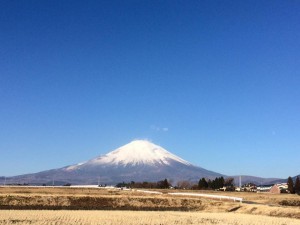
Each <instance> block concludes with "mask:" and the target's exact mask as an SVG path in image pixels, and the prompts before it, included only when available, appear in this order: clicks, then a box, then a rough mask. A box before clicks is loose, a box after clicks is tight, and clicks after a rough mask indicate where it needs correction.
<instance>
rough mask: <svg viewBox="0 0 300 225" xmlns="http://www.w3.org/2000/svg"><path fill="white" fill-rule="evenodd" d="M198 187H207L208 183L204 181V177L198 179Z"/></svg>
mask: <svg viewBox="0 0 300 225" xmlns="http://www.w3.org/2000/svg"><path fill="white" fill-rule="evenodd" d="M198 188H199V189H207V188H208V184H207V182H206V180H205V178H204V177H203V178H202V179H200V180H199V183H198Z"/></svg>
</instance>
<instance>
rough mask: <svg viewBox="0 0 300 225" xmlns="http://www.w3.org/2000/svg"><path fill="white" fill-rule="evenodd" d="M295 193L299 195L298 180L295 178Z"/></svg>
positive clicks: (299, 184)
mask: <svg viewBox="0 0 300 225" xmlns="http://www.w3.org/2000/svg"><path fill="white" fill-rule="evenodd" d="M295 193H296V194H300V178H299V177H297V178H296V181H295Z"/></svg>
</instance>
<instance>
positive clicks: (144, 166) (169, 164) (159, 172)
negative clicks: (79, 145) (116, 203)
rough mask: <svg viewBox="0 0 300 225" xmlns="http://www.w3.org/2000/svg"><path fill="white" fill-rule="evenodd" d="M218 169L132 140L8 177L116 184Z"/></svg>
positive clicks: (24, 180) (186, 177)
mask: <svg viewBox="0 0 300 225" xmlns="http://www.w3.org/2000/svg"><path fill="white" fill-rule="evenodd" d="M217 176H222V174H220V173H216V172H213V171H209V170H206V169H203V168H201V167H198V166H195V165H192V164H191V163H189V162H187V161H186V160H184V159H181V158H180V157H178V156H176V155H174V154H172V153H170V152H168V151H167V150H165V149H164V148H162V147H160V146H158V145H155V144H153V143H151V142H149V141H145V140H137V141H132V142H130V143H129V144H126V145H124V146H122V147H120V148H118V149H116V150H114V151H111V152H109V153H108V154H106V155H104V156H99V157H97V158H94V159H91V160H89V161H86V162H83V163H78V164H75V165H71V166H67V167H63V168H60V169H54V170H48V171H43V172H39V173H35V174H27V175H21V176H16V177H12V178H10V182H13V181H18V182H19V183H40V184H41V183H52V182H53V180H54V181H55V183H72V184H92V183H94V184H95V183H97V182H98V179H99V178H100V182H101V183H102V184H103V183H106V184H115V183H118V182H122V181H125V182H130V181H158V180H161V179H165V178H167V179H169V180H172V181H173V182H177V181H179V180H190V181H198V180H199V178H201V177H207V178H211V179H212V178H215V177H217Z"/></svg>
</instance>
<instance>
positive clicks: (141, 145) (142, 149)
mask: <svg viewBox="0 0 300 225" xmlns="http://www.w3.org/2000/svg"><path fill="white" fill-rule="evenodd" d="M171 161H176V162H179V163H183V164H185V165H192V164H191V163H189V162H187V161H185V160H183V159H181V158H180V157H178V156H176V155H173V154H172V153H170V152H168V151H167V150H165V149H164V148H162V147H160V146H158V145H155V144H153V143H151V142H149V141H147V140H135V141H132V142H130V143H128V144H126V145H124V146H121V147H120V148H118V149H116V150H114V151H111V152H109V153H107V154H106V155H104V156H100V157H97V158H95V159H92V160H90V161H88V162H86V163H85V165H87V164H89V165H105V164H110V165H122V166H126V165H139V164H140V165H142V164H148V165H155V164H161V165H162V164H164V165H169V164H170V162H171ZM80 166H81V165H80ZM80 166H79V165H78V166H75V167H80ZM70 169H71V168H70ZM73 169H75V168H74V166H73V167H72V169H71V170H73Z"/></svg>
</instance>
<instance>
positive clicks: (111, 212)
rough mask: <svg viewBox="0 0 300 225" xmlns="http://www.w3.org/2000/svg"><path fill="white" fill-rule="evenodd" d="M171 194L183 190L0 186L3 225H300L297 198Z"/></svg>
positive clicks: (264, 195)
mask: <svg viewBox="0 0 300 225" xmlns="http://www.w3.org/2000/svg"><path fill="white" fill-rule="evenodd" d="M157 191H159V192H160V191H161V190H157ZM171 192H179V191H178V190H163V191H162V193H161V194H159V193H155V192H154V193H144V192H140V191H137V190H127V191H125V190H117V189H99V188H72V187H66V188H52V187H39V188H30V187H0V208H1V210H0V224H100V223H101V224H149V225H150V224H246V225H248V224H249V225H250V224H299V222H300V196H298V195H288V194H281V195H280V194H267V193H238V192H232V193H231V192H209V191H206V192H205V191H202V192H200V191H190V193H193V194H195V193H202V194H203V193H204V194H213V195H225V194H226V195H227V196H235V197H239V198H243V203H240V202H234V201H230V200H219V199H209V198H203V197H198V196H175V195H170V194H169V193H171ZM73 210H77V211H73ZM78 210H79V211H78ZM153 211H156V212H153Z"/></svg>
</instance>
